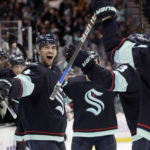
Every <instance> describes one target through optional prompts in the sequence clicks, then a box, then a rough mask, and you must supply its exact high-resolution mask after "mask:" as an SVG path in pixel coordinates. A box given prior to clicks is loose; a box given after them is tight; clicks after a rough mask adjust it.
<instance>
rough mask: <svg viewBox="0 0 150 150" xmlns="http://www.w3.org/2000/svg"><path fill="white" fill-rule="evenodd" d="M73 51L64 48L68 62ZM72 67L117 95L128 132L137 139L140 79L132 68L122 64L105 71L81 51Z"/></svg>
mask: <svg viewBox="0 0 150 150" xmlns="http://www.w3.org/2000/svg"><path fill="white" fill-rule="evenodd" d="M74 50H75V48H74V46H72V45H69V46H68V47H67V48H66V58H67V61H69V60H70V57H71V56H72V54H73V52H74ZM74 65H75V66H77V67H80V68H81V69H82V71H83V73H84V74H86V75H87V76H88V78H89V79H90V80H92V81H93V82H95V83H96V84H99V85H100V86H101V87H102V88H103V89H105V90H109V91H113V92H115V93H116V92H117V93H118V94H119V97H120V99H121V102H122V106H123V109H124V112H125V116H126V120H127V124H128V126H129V129H130V132H131V134H132V136H133V138H134V139H137V138H139V137H138V136H137V135H136V128H137V119H138V116H139V102H140V98H141V97H140V96H141V95H140V94H141V93H140V92H141V89H140V79H139V76H138V74H137V73H136V71H135V70H134V68H132V67H131V66H130V65H128V64H122V65H120V66H119V67H117V68H116V69H115V70H106V69H105V68H103V67H101V66H100V65H97V64H95V62H94V61H93V57H92V56H90V55H89V54H88V53H87V51H83V50H82V51H80V52H79V55H78V56H77V58H76V59H75V62H74Z"/></svg>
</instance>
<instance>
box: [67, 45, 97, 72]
mask: <svg viewBox="0 0 150 150" xmlns="http://www.w3.org/2000/svg"><path fill="white" fill-rule="evenodd" d="M74 51H75V46H74V45H72V44H70V45H68V46H67V47H65V55H66V60H67V62H69V60H70V59H71V56H72V55H73V54H74ZM94 64H95V61H94V56H93V55H90V54H89V53H88V52H87V51H85V50H81V51H80V52H79V54H78V56H77V57H76V59H75V61H74V63H73V65H74V66H76V67H79V68H81V70H82V71H83V73H84V74H86V73H87V71H88V70H89V69H90V68H91V67H92V66H93V65H94Z"/></svg>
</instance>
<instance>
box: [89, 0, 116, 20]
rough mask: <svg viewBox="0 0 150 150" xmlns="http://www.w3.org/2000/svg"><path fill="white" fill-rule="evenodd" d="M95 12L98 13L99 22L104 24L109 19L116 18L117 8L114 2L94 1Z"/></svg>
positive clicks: (108, 0) (106, 0) (107, 0)
mask: <svg viewBox="0 0 150 150" xmlns="http://www.w3.org/2000/svg"><path fill="white" fill-rule="evenodd" d="M91 5H92V8H93V11H94V12H96V16H97V21H98V22H103V21H105V20H106V19H107V18H115V16H116V8H115V7H114V4H113V0H92V3H91Z"/></svg>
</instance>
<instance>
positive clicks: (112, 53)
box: [110, 38, 126, 60]
mask: <svg viewBox="0 0 150 150" xmlns="http://www.w3.org/2000/svg"><path fill="white" fill-rule="evenodd" d="M125 40H126V38H123V39H122V40H121V42H120V43H119V45H118V46H116V47H115V48H114V49H113V50H112V52H111V55H110V59H111V60H112V59H113V56H114V52H115V51H116V50H117V49H118V48H120V47H121V46H122V44H123V43H124V42H125Z"/></svg>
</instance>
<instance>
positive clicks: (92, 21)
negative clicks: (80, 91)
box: [49, 14, 96, 100]
mask: <svg viewBox="0 0 150 150" xmlns="http://www.w3.org/2000/svg"><path fill="white" fill-rule="evenodd" d="M95 21H96V15H95V14H94V15H93V16H92V18H91V19H90V21H89V23H88V25H87V27H86V30H85V32H84V33H83V34H82V37H81V40H80V42H79V44H78V45H77V47H76V49H75V52H74V54H73V55H72V57H71V59H70V61H69V63H68V65H67V67H66V69H65V71H64V72H63V74H62V76H61V78H60V80H59V81H58V82H57V83H56V85H55V87H54V90H53V92H52V94H51V96H50V97H49V99H50V100H54V99H55V96H56V94H57V91H58V89H59V87H60V86H61V85H62V84H63V81H64V79H65V77H66V75H67V73H68V72H69V70H70V69H71V67H72V64H73V62H74V60H75V58H76V56H77V55H78V53H79V51H80V50H81V48H82V46H83V44H84V42H85V40H86V38H87V36H88V34H89V32H90V31H91V29H92V27H93V25H94V23H95Z"/></svg>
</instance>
